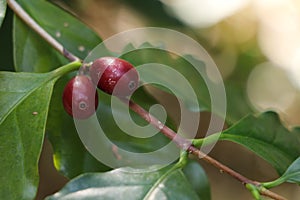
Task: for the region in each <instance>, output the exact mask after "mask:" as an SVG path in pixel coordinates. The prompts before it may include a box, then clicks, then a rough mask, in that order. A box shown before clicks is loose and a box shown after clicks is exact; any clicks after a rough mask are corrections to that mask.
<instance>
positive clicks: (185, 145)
mask: <svg viewBox="0 0 300 200" xmlns="http://www.w3.org/2000/svg"><path fill="white" fill-rule="evenodd" d="M120 100H121V101H123V102H124V103H128V100H126V99H122V98H120ZM129 107H130V109H131V110H133V111H134V112H135V113H137V114H138V115H140V116H141V117H142V118H143V119H144V120H146V121H147V122H149V123H150V124H151V125H153V126H154V127H155V128H157V129H158V130H160V132H161V133H163V134H164V135H165V136H166V137H168V138H169V139H171V140H173V142H175V143H176V144H177V145H178V146H179V147H180V148H181V149H182V150H184V151H187V152H189V153H191V154H193V155H195V156H197V157H198V158H199V159H201V158H202V159H203V160H205V161H206V162H208V163H209V164H211V165H213V166H214V167H216V168H218V169H219V170H220V171H222V172H225V173H227V174H229V175H230V176H232V177H234V178H235V179H237V180H238V181H240V182H241V183H242V184H243V185H245V186H246V185H247V184H251V185H254V186H256V187H257V188H260V189H259V192H260V194H261V195H264V196H267V197H270V198H272V199H275V200H286V198H284V197H282V196H280V195H278V194H276V193H274V192H272V191H270V190H268V189H266V188H264V187H262V185H261V183H259V182H256V181H253V180H250V179H248V178H247V177H245V176H243V175H241V174H240V173H238V172H236V171H234V170H233V169H231V168H229V167H227V166H226V165H224V164H222V163H220V162H219V161H217V160H215V159H214V158H212V157H210V156H208V155H207V154H205V153H203V152H202V151H200V150H199V149H198V148H196V147H195V146H194V145H193V144H192V142H191V141H190V140H187V139H185V138H183V137H181V136H180V135H179V134H176V133H175V132H174V131H173V130H172V129H170V128H169V127H168V126H166V125H163V126H162V124H161V122H160V121H159V120H158V119H157V118H155V117H154V116H153V115H151V114H150V113H149V112H147V111H146V110H145V109H144V108H142V107H141V106H140V105H138V104H136V103H135V102H133V101H132V100H129Z"/></svg>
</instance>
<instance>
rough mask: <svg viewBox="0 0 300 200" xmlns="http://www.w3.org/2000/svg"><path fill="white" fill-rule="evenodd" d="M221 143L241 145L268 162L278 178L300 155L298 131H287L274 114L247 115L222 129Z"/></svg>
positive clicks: (299, 131)
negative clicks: (277, 174) (226, 141)
mask: <svg viewBox="0 0 300 200" xmlns="http://www.w3.org/2000/svg"><path fill="white" fill-rule="evenodd" d="M220 139H221V140H229V141H232V142H235V143H238V144H241V145H243V146H245V147H247V148H248V149H250V150H251V151H253V152H254V153H256V154H257V155H259V156H261V157H262V158H263V159H265V160H266V161H268V162H269V163H270V164H271V165H272V166H273V167H274V168H275V169H276V170H277V172H278V173H279V174H280V175H282V174H283V173H284V172H285V170H286V169H287V168H288V167H289V166H290V165H291V164H292V162H293V161H294V160H295V159H296V158H298V157H299V155H300V148H299V146H300V128H294V129H293V130H291V131H289V130H288V129H286V128H285V127H284V126H283V125H282V124H281V122H280V119H279V117H278V115H277V114H276V113H274V112H265V113H263V114H261V115H259V116H258V117H255V116H253V115H249V116H247V117H245V118H243V119H242V120H240V121H239V122H237V123H236V124H234V125H233V126H232V127H230V128H229V129H227V130H225V131H224V132H223V133H222V134H221V136H220Z"/></svg>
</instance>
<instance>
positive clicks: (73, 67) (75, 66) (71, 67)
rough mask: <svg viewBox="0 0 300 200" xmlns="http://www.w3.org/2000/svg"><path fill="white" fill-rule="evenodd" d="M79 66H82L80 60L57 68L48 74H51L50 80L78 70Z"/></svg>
mask: <svg viewBox="0 0 300 200" xmlns="http://www.w3.org/2000/svg"><path fill="white" fill-rule="evenodd" d="M81 66H82V62H81V61H80V60H76V61H74V62H71V63H68V64H66V65H64V66H62V67H59V68H57V69H55V70H53V71H52V72H50V73H52V74H53V76H52V78H59V77H61V76H63V75H65V74H67V73H69V72H72V71H75V70H78V69H79V68H80V67H81Z"/></svg>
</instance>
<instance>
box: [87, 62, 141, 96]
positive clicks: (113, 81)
mask: <svg viewBox="0 0 300 200" xmlns="http://www.w3.org/2000/svg"><path fill="white" fill-rule="evenodd" d="M90 76H91V78H92V81H93V82H94V83H95V84H96V85H97V86H98V88H99V89H101V90H102V91H104V92H106V93H108V94H113V95H115V96H119V97H126V96H129V95H131V94H132V93H133V92H134V91H135V89H136V88H137V87H138V83H139V75H138V72H137V71H136V69H135V68H134V67H133V66H132V64H130V63H129V62H127V61H125V60H122V59H120V58H115V57H102V58H99V59H96V60H95V61H94V62H93V64H92V65H91V67H90ZM116 85H117V87H115V86H116Z"/></svg>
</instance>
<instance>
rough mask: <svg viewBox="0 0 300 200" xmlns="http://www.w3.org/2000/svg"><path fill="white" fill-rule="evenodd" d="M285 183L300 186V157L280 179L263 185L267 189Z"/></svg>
mask: <svg viewBox="0 0 300 200" xmlns="http://www.w3.org/2000/svg"><path fill="white" fill-rule="evenodd" d="M284 182H290V183H297V184H300V157H298V158H297V159H296V160H295V161H294V162H293V163H292V164H291V165H290V166H289V167H288V169H287V170H286V171H285V172H284V174H282V176H281V177H279V178H278V179H276V180H274V181H271V182H265V183H262V186H263V187H265V188H273V187H276V186H278V185H280V184H282V183H284Z"/></svg>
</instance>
